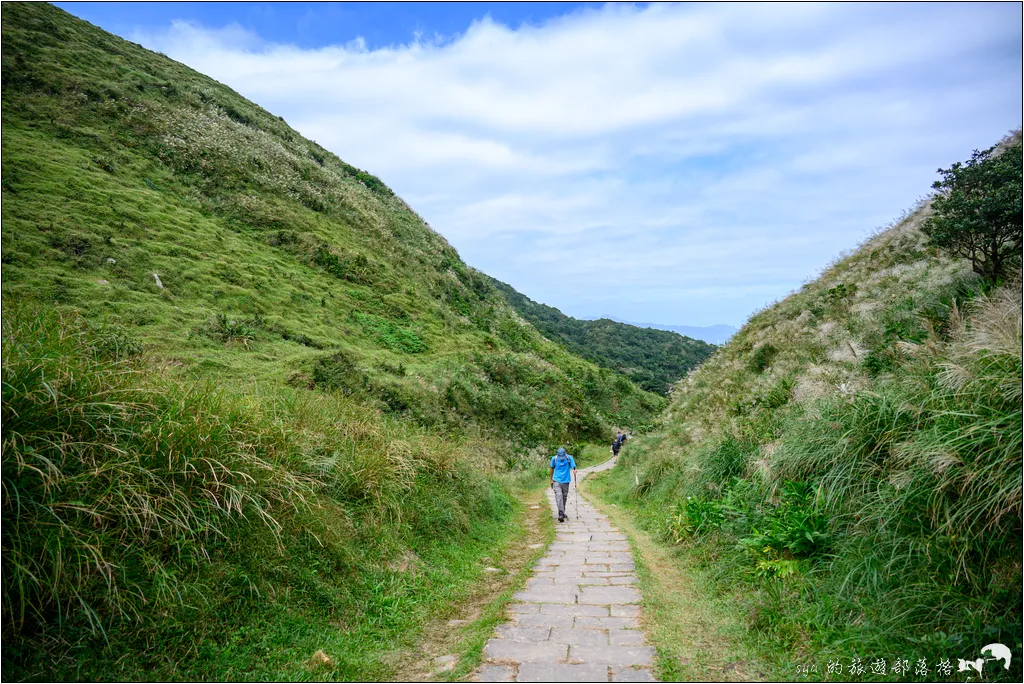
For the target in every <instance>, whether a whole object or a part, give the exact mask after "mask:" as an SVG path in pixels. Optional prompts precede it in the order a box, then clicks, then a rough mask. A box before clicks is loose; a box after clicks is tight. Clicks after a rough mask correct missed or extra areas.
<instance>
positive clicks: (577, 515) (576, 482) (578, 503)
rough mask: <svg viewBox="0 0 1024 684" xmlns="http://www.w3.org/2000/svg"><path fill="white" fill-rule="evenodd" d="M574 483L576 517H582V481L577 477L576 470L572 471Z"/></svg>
mask: <svg viewBox="0 0 1024 684" xmlns="http://www.w3.org/2000/svg"><path fill="white" fill-rule="evenodd" d="M572 483H573V485H575V486H574V487H573V488H574V489H575V490H576V519H577V520H579V519H580V483H579V480H577V479H576V471H575V470H574V471H572Z"/></svg>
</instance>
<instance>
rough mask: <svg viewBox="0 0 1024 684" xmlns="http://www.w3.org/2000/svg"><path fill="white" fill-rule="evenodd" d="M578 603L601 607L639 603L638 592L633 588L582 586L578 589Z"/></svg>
mask: <svg viewBox="0 0 1024 684" xmlns="http://www.w3.org/2000/svg"><path fill="white" fill-rule="evenodd" d="M579 602H580V603H581V604H601V605H608V604H611V603H639V602H640V592H639V591H637V590H636V589H634V588H633V587H625V586H609V587H595V586H584V587H580V594H579Z"/></svg>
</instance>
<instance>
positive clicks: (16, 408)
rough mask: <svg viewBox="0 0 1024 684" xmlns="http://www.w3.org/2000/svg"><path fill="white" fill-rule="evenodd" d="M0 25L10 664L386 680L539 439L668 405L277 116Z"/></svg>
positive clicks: (21, 674)
mask: <svg viewBox="0 0 1024 684" xmlns="http://www.w3.org/2000/svg"><path fill="white" fill-rule="evenodd" d="M2 18H3V37H4V40H3V45H2V50H3V57H2V59H3V62H2V84H3V136H2V144H3V170H2V177H3V184H2V192H3V203H2V218H3V234H2V241H3V244H2V254H3V283H2V290H3V292H2V294H3V409H2V411H3V438H2V439H3V490H2V496H3V499H2V514H3V626H2V629H3V674H4V679H26V678H34V679H151V678H154V677H156V678H164V679H256V678H259V679H271V678H273V679H296V678H304V677H309V676H317V677H333V678H340V679H349V680H351V679H370V680H372V679H382V678H387V677H388V676H389V675H390V674H391V673H393V672H395V663H394V659H395V658H396V655H395V654H396V653H400V652H401V651H402V649H403V648H408V647H409V646H410V645H411V643H412V642H413V641H414V640H415V639H416V638H417V637H418V636H419V634H420V630H421V629H422V627H423V625H424V623H425V621H426V620H427V618H428V617H438V616H443V615H445V614H446V611H451V610H454V606H455V604H456V603H457V601H458V599H459V597H460V596H464V595H466V593H467V592H468V591H469V590H470V588H471V587H472V586H473V585H474V584H475V583H476V582H478V581H479V579H480V577H481V573H482V571H483V567H484V560H483V559H485V558H487V557H500V555H501V553H502V549H503V548H504V546H505V545H507V544H508V543H510V542H509V540H511V539H514V538H515V535H514V533H515V532H516V530H517V529H519V526H520V524H521V521H522V517H523V514H524V511H523V509H522V506H521V505H520V504H519V502H518V496H517V494H519V493H520V492H521V490H522V488H523V487H528V486H531V485H530V483H532V482H540V481H542V475H543V454H546V453H548V452H549V450H550V448H551V447H552V446H553V445H554V444H556V443H563V442H566V443H567V442H573V441H580V440H588V439H599V440H602V441H603V440H606V439H607V440H610V439H611V435H612V434H613V433H612V428H613V427H614V426H616V425H643V424H648V423H650V422H652V420H653V416H654V415H655V414H656V413H657V412H658V411H659V410H661V408H662V407H663V406H664V405H665V399H664V398H662V397H660V396H657V395H654V394H651V393H648V392H645V391H643V390H641V389H639V388H637V387H636V386H635V385H634V384H633V383H631V382H630V381H629V379H628V378H627V377H625V376H623V375H622V374H619V373H616V372H614V371H611V370H607V369H602V368H599V367H597V366H595V365H594V364H592V363H589V362H587V361H584V360H582V359H580V358H578V357H576V356H574V355H572V354H571V353H569V352H567V351H566V350H565V349H563V348H562V347H560V346H558V345H557V344H554V343H551V342H549V341H547V340H546V339H544V338H543V337H542V336H541V335H540V334H539V333H538V332H537V331H536V330H535V329H533V328H532V327H531V326H530V325H529V324H528V323H525V322H523V321H522V320H521V319H520V318H519V317H518V316H517V315H516V314H515V312H514V311H513V310H512V309H511V308H510V307H509V306H508V305H507V304H506V303H505V301H504V299H503V298H502V297H501V296H500V295H499V294H498V292H497V291H496V290H495V289H494V288H493V287H492V286H491V285H490V284H489V282H488V280H487V279H486V278H485V277H484V276H483V275H482V274H480V273H479V272H477V271H475V270H474V269H472V268H470V267H469V266H467V265H466V264H465V263H463V262H462V260H461V259H460V258H459V256H458V254H457V253H456V251H455V250H454V249H453V248H452V247H451V246H450V245H448V244H447V243H446V242H445V240H444V239H443V238H442V237H440V236H439V235H438V234H437V233H435V232H433V231H432V230H430V228H429V227H428V226H427V225H426V224H425V223H424V222H423V221H422V219H421V218H420V217H419V216H417V215H416V214H415V213H414V212H413V211H412V210H411V209H410V208H409V207H408V206H406V205H405V203H404V202H403V201H402V200H401V199H400V198H398V197H397V196H396V195H395V194H394V193H393V192H392V191H391V190H390V189H389V188H388V187H387V186H386V185H385V184H384V183H383V182H382V181H381V180H380V179H378V178H376V177H374V176H372V175H371V174H369V173H367V172H365V171H362V170H360V169H356V168H354V167H352V166H350V165H348V164H346V163H345V162H343V161H341V160H340V159H338V158H337V157H336V156H334V155H333V154H331V153H329V152H327V151H326V150H324V149H323V148H321V147H320V146H318V145H316V144H315V143H313V142H310V141H308V140H305V139H303V138H302V137H301V136H300V135H298V134H297V133H296V132H295V131H293V130H292V129H291V128H289V127H288V125H287V124H286V123H285V122H284V121H282V120H281V119H279V118H278V117H275V116H273V115H271V114H269V113H268V112H266V111H264V110H262V109H260V108H259V107H258V106H256V105H254V104H253V103H251V102H248V101H246V100H245V99H243V98H242V97H240V96H239V95H238V94H236V93H234V92H232V91H231V90H230V89H228V88H226V87H224V86H222V85H220V84H217V83H215V82H213V81H211V80H210V79H208V78H205V77H203V76H201V75H200V74H197V73H196V72H194V71H192V70H190V69H188V68H186V67H184V66H182V65H180V64H177V63H175V62H173V61H172V60H170V59H168V58H166V57H164V56H162V55H158V54H155V53H152V52H149V51H146V50H144V49H142V48H141V47H140V46H137V45H134V44H132V43H129V42H126V41H123V40H121V39H118V38H116V37H114V36H111V35H109V34H107V33H105V32H103V31H100V30H98V29H96V28H95V27H92V26H90V25H88V24H86V23H84V22H81V21H78V20H76V19H74V18H73V17H71V16H70V15H68V14H66V13H65V12H63V11H61V10H59V9H57V8H54V7H52V6H50V5H45V4H39V3H6V4H4V5H3V8H2ZM317 649H323V650H324V651H325V652H326V653H327V654H328V655H329V656H330V657H331V658H332V660H333V665H332V666H331V667H329V668H322V669H320V670H316V671H315V674H314V673H311V671H310V670H308V669H307V668H306V666H305V665H304V663H305V661H306V659H307V658H309V656H310V655H312V654H313V653H314V652H315V651H316V650H317Z"/></svg>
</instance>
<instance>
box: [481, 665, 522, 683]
mask: <svg viewBox="0 0 1024 684" xmlns="http://www.w3.org/2000/svg"><path fill="white" fill-rule="evenodd" d="M474 679H475V680H476V681H478V682H514V681H516V669H515V668H514V667H511V666H510V665H484V666H482V667H481V668H480V669H479V670H477V671H476V677H475V678H474Z"/></svg>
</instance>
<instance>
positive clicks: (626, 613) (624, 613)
mask: <svg viewBox="0 0 1024 684" xmlns="http://www.w3.org/2000/svg"><path fill="white" fill-rule="evenodd" d="M610 609H611V610H610V612H611V616H612V617H631V618H635V617H640V606H636V605H626V604H623V605H615V606H610Z"/></svg>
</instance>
